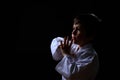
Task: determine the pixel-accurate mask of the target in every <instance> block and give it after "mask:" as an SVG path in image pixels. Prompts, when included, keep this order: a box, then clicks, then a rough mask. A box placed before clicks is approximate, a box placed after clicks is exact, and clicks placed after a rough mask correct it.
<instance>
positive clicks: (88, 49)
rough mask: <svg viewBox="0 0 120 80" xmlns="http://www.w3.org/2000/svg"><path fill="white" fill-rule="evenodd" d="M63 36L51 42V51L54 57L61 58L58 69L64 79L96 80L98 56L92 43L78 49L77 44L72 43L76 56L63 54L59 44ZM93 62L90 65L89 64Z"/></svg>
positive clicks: (72, 49)
mask: <svg viewBox="0 0 120 80" xmlns="http://www.w3.org/2000/svg"><path fill="white" fill-rule="evenodd" d="M61 40H62V41H63V40H64V39H63V38H62V37H57V38H54V39H53V40H52V42H51V53H52V56H53V59H55V60H61V61H60V62H59V63H58V64H57V65H56V68H55V69H56V71H57V72H58V73H60V74H61V75H62V80H94V78H95V76H96V74H97V71H98V64H99V62H98V57H97V53H96V51H95V50H94V49H93V47H92V45H91V44H87V45H85V46H83V47H82V48H80V49H79V50H77V49H78V45H77V44H72V46H71V54H76V55H77V57H76V58H72V57H70V56H67V55H66V56H64V57H63V56H62V54H61V52H60V49H59V48H58V46H59V45H60V41H61ZM89 64H91V65H90V66H89V68H87V67H88V65H89Z"/></svg>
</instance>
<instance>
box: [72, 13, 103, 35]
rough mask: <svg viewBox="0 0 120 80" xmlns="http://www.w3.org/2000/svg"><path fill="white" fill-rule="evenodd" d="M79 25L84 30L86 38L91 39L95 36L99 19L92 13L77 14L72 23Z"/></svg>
mask: <svg viewBox="0 0 120 80" xmlns="http://www.w3.org/2000/svg"><path fill="white" fill-rule="evenodd" d="M76 22H77V23H80V24H81V26H83V27H84V29H85V30H86V36H87V37H91V36H95V35H96V34H97V29H98V26H99V24H100V22H101V19H100V18H98V16H96V15H95V14H93V13H87V14H79V15H77V16H75V17H74V23H76Z"/></svg>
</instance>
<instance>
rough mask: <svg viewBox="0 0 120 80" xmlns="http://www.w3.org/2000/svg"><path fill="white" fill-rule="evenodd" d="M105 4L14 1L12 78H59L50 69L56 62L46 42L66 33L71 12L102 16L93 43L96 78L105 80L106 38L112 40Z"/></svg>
mask: <svg viewBox="0 0 120 80" xmlns="http://www.w3.org/2000/svg"><path fill="white" fill-rule="evenodd" d="M106 3H107V2H105V1H104V0H97V1H95V0H88V1H87V0H84V1H79V2H76V1H69V2H64V1H58V2H54V1H53V2H51V1H45V2H42V1H41V2H40V1H39V2H38V1H27V2H25V1H20V2H18V3H16V28H17V29H16V66H15V72H16V76H17V77H16V79H23V78H24V79H34V80H36V79H44V80H59V78H60V77H61V75H59V74H58V73H57V72H56V71H55V69H54V68H55V65H56V64H57V62H56V61H54V60H53V59H52V56H51V52H50V42H51V40H52V39H53V38H54V37H57V36H65V35H70V33H71V30H72V19H73V17H74V15H75V14H79V13H87V12H93V13H95V14H97V15H98V16H99V17H100V18H101V19H102V23H101V24H102V26H101V27H99V34H98V37H97V38H96V45H95V46H96V50H97V51H98V53H99V59H100V70H99V74H98V77H97V79H98V80H101V79H102V80H103V78H104V79H108V76H106V74H108V73H109V69H108V67H107V65H108V63H109V59H111V58H110V57H108V56H107V54H108V50H109V49H111V47H110V46H108V45H109V42H108V40H109V41H112V40H111V37H110V36H109V34H110V32H111V31H109V30H112V29H111V28H110V27H108V26H109V25H111V24H110V22H108V21H111V20H109V19H108V18H109V16H108V14H112V13H111V10H109V8H110V4H108V3H107V4H106ZM106 5H107V6H106ZM111 9H112V8H111ZM112 10H113V9H112ZM111 18H112V16H111ZM68 28H69V29H68ZM110 35H111V34H110ZM112 39H113V38H112ZM111 45H112V44H111ZM109 55H111V54H109ZM106 57H107V59H106Z"/></svg>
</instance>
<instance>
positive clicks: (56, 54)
mask: <svg viewBox="0 0 120 80" xmlns="http://www.w3.org/2000/svg"><path fill="white" fill-rule="evenodd" d="M63 40H64V39H63V38H62V37H56V38H54V39H53V40H52V42H51V45H50V49H51V53H52V57H53V59H54V60H56V61H58V60H61V59H62V57H63V56H62V54H61V51H60V48H59V45H60V41H63Z"/></svg>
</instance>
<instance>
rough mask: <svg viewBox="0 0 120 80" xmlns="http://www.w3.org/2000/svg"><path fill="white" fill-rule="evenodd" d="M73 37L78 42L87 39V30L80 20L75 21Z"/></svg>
mask: <svg viewBox="0 0 120 80" xmlns="http://www.w3.org/2000/svg"><path fill="white" fill-rule="evenodd" d="M72 39H73V42H74V43H76V44H80V43H81V42H83V41H84V39H85V30H84V28H83V27H82V25H81V24H80V23H78V22H74V23H73V31H72Z"/></svg>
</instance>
